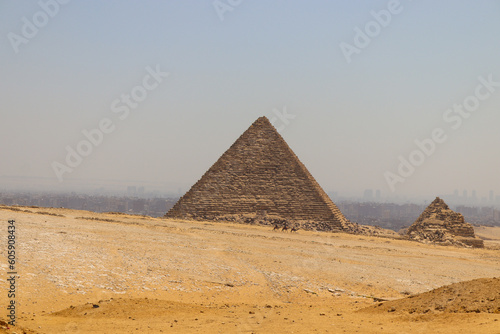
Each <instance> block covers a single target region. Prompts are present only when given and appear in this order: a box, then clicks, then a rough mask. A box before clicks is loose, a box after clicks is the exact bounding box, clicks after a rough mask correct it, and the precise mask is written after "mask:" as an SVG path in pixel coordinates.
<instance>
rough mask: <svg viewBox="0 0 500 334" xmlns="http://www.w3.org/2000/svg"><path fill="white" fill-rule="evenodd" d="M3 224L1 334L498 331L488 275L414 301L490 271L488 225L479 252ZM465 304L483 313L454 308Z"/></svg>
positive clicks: (93, 220)
mask: <svg viewBox="0 0 500 334" xmlns="http://www.w3.org/2000/svg"><path fill="white" fill-rule="evenodd" d="M9 219H14V220H15V221H16V235H17V271H18V273H19V276H20V277H19V278H18V286H17V294H16V303H17V304H18V305H17V306H18V307H17V309H16V312H17V313H16V314H17V326H15V327H12V326H6V325H5V324H3V325H2V326H1V327H2V328H1V329H0V333H18V334H19V333H23V332H26V333H327V332H328V333H431V332H432V333H500V305H499V304H500V294H498V295H495V294H494V292H493V294H491V293H489V294H487V293H486V292H485V293H484V296H483V295H482V294H483V292H481V291H484V289H486V290H487V291H490V292H491V290H492V289H494V287H497V286H498V285H494V284H496V282H497V280H489V281H488V280H479V281H474V282H468V283H462V284H460V285H458V286H454V288H453V289H451V288H448V289H447V290H436V291H434V292H431V293H428V294H422V293H425V292H429V291H432V290H433V289H438V288H440V287H443V286H446V285H449V284H453V283H460V282H466V281H470V280H473V279H478V278H487V279H492V278H494V277H500V233H499V231H500V228H494V227H488V228H477V230H476V234H477V235H479V236H480V237H481V238H483V239H484V240H485V246H486V248H485V249H470V248H457V247H453V246H436V245H432V244H422V243H417V242H413V241H406V240H395V239H389V238H380V237H367V236H359V235H352V234H345V233H328V232H311V231H303V230H300V231H299V232H298V233H293V234H291V233H285V232H277V231H272V228H270V227H266V226H254V225H239V224H227V223H215V222H194V221H180V220H170V219H160V218H151V217H141V216H131V215H124V214H98V213H93V212H88V211H76V210H69V209H47V208H35V207H3V206H0V220H1V221H2V222H4V224H3V226H6V225H7V221H8V220H9ZM2 235H3V237H2V238H1V239H2V240H4V242H3V246H2V247H3V248H2V249H4V250H5V247H6V244H7V242H6V240H7V239H6V238H7V237H6V236H7V228H3V230H2ZM3 254H4V256H3V259H2V260H1V261H0V264H1V266H2V269H3V270H2V277H1V279H2V282H4V283H3V284H2V292H1V295H0V304H1V305H2V309H3V310H4V311H2V312H1V313H0V319H1V320H3V321H6V320H7V318H6V315H7V310H6V308H5V307H4V305H7V303H8V302H9V299H8V297H7V284H6V278H7V277H6V272H7V264H6V263H7V261H6V254H5V251H4V252H3ZM490 281H491V282H493V283H488V282H490ZM489 284H493V285H491V286H490V285H489ZM481 287H484V289H483V290H481ZM440 291H446V293H448V295H446V298H445V297H443V296H444V294H443V293H444V292H440ZM420 294H421V295H420ZM450 294H451V295H450ZM457 294H459V295H460V296H457ZM466 295H467V297H471V295H473V296H474V297H472V299H471V298H465V297H464V296H466ZM409 296H413V298H412V301H411V303H410V304H408V303H409V302H408V300H409V299H406V300H404V301H399V300H398V299H401V298H407V297H409ZM459 297H462V298H459ZM448 299H451V300H450V302H451V301H452V302H453V303H454V304H453V307H451V306H450V307H449V308H447V302H448ZM490 299H492V300H490ZM386 301H387V302H386ZM471 301H474V302H477V303H479V304H480V303H482V302H483V301H484V302H485V303H489V304H488V305H490V306H488V307H487V308H479V307H478V308H473V309H464V308H461V305H467V304H470V303H471ZM398 302H399V304H397V303H398ZM437 302H439V306H440V307H436V305H438V304H437ZM389 303H393V304H389ZM405 303H406V304H405ZM460 303H462V304H460ZM417 304H418V305H417ZM426 304H428V305H434V307H424V306H422V305H426ZM479 304H478V305H479ZM391 305H392V306H391ZM405 305H406V306H405ZM408 305H410V306H408ZM450 305H451V304H450ZM441 306H442V307H441ZM496 307H498V308H496ZM7 327H9V329H7Z"/></svg>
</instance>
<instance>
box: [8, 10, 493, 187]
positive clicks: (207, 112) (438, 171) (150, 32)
mask: <svg viewBox="0 0 500 334" xmlns="http://www.w3.org/2000/svg"><path fill="white" fill-rule="evenodd" d="M64 2H67V3H64ZM499 18H500V1H493V0H492V1H457V0H449V1H410V0H401V1H347V0H346V1H267V0H266V1H264V0H260V1H258V0H253V1H249V0H247V1H237V0H221V1H214V2H212V1H97V0H94V1H75V0H74V1H67V0H65V1H63V0H60V2H56V0H41V1H40V2H37V1H2V2H0V36H1V39H0V78H1V80H0V108H1V116H2V117H1V123H0V145H1V146H0V147H1V151H0V153H1V155H0V186H2V187H11V188H12V187H14V188H16V187H18V188H24V187H27V186H31V185H43V186H44V187H45V189H47V190H49V189H65V188H68V187H71V186H75V185H79V186H81V187H82V188H81V189H82V190H83V189H86V188H85V187H92V186H94V185H97V184H100V185H110V186H111V185H117V184H118V185H127V184H130V185H135V184H137V185H146V186H147V187H148V186H151V188H154V187H159V188H161V189H162V190H164V191H170V190H174V191H177V189H179V188H181V189H182V191H186V190H187V189H188V188H189V187H190V186H191V185H192V184H193V183H194V182H196V181H197V180H198V179H199V178H200V177H201V176H202V175H203V173H204V172H205V171H206V170H207V169H208V168H209V167H210V166H211V165H212V164H213V163H214V162H215V161H216V160H217V159H218V158H219V156H220V155H221V154H222V153H223V152H224V151H225V150H226V149H228V148H229V146H230V145H231V144H232V143H233V142H234V141H235V140H236V139H237V137H238V136H239V135H240V134H241V133H243V131H245V130H246V129H247V128H248V127H249V126H250V125H251V124H252V122H253V121H254V120H256V119H257V118H258V117H259V116H267V117H268V118H270V119H273V118H275V120H274V122H275V123H274V124H275V126H276V127H279V128H280V129H281V134H282V136H283V137H284V138H285V140H286V141H287V142H288V144H289V145H290V147H291V148H292V149H293V150H294V151H295V153H296V154H297V155H298V157H299V158H300V159H301V161H302V162H303V163H304V164H305V165H306V167H307V168H308V169H309V170H310V172H311V173H312V174H313V176H314V177H315V178H316V179H317V180H318V182H319V183H320V185H321V186H323V188H324V189H325V190H326V191H337V192H339V193H341V194H362V192H363V190H364V189H380V190H381V191H382V194H383V195H391V196H412V195H419V196H429V197H432V196H435V195H436V194H443V193H451V192H453V191H454V190H455V189H458V190H459V191H460V193H461V192H462V190H463V189H468V190H469V193H470V191H471V190H473V189H474V190H476V191H477V192H478V195H479V196H487V195H488V191H489V190H494V191H495V195H500V177H499V171H500V154H499V153H498V152H499V149H498V148H499V143H500V42H499V39H498V36H499V33H500V20H499ZM167 73H168V74H167ZM454 106H455V107H456V108H455V109H453V108H454ZM278 114H279V115H280V116H277V115H278ZM292 116H293V117H294V118H293V119H292ZM283 119H284V120H283ZM99 127H101V129H100V130H99V133H102V137H101V136H100V134H99V133H98V132H97V131H92V130H93V129H96V128H97V129H99ZM84 130H86V131H89V133H90V134H91V135H93V137H92V136H91V135H89V134H88V133H87V135H88V136H91V138H93V141H94V143H91V141H90V140H89V139H87V137H86V136H85V134H84V133H83V131H84ZM104 131H105V132H104ZM433 133H434V138H433ZM416 140H417V141H421V142H423V143H424V144H425V145H426V146H424V147H423V148H419V146H418V145H417V144H416V142H415V141H416ZM68 148H69V149H70V150H75V152H76V154H78V149H79V150H80V151H79V152H80V153H82V154H80V156H81V161H79V159H78V158H75V157H74V156H73V157H72V158H71V159H69V160H68V161H69V163H68V161H66V160H67V155H68ZM84 154H86V156H83V155H84ZM401 159H403V160H404V161H407V162H403V163H402V162H401V161H402V160H401ZM401 164H404V165H405V166H404V167H400V165H401ZM398 168H399V169H400V171H398ZM70 171H71V172H70ZM57 174H59V177H58V175H57ZM60 179H62V182H61V181H60ZM403 181H404V182H403Z"/></svg>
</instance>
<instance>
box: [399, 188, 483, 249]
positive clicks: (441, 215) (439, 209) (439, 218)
mask: <svg viewBox="0 0 500 334" xmlns="http://www.w3.org/2000/svg"><path fill="white" fill-rule="evenodd" d="M407 235H408V237H410V239H414V240H417V241H421V242H434V243H442V244H452V245H456V246H469V247H484V243H483V240H481V239H479V238H478V237H476V235H475V234H474V227H472V225H471V224H469V223H466V222H465V219H464V216H462V214H460V213H458V212H455V211H453V210H451V209H450V208H449V207H448V205H447V204H446V203H445V202H444V201H443V200H442V199H441V198H439V197H436V199H435V200H434V201H433V202H432V203H431V204H430V205H429V206H428V207H427V208H426V209H425V210H424V212H422V214H421V215H420V217H418V219H417V220H416V221H415V222H414V223H413V224H412V225H411V226H410V227H409V228H408V232H407Z"/></svg>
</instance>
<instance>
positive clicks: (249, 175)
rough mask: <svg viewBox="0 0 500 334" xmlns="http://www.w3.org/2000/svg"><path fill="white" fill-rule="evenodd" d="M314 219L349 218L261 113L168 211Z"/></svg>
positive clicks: (330, 225)
mask: <svg viewBox="0 0 500 334" xmlns="http://www.w3.org/2000/svg"><path fill="white" fill-rule="evenodd" d="M262 212H264V213H265V214H267V215H271V216H279V217H282V218H285V219H292V220H313V221H316V222H320V223H322V225H321V224H320V226H323V228H319V229H325V230H332V229H337V230H345V229H347V227H348V226H349V224H350V223H349V222H348V220H347V219H346V218H345V217H344V215H343V214H342V213H341V212H340V210H339V209H338V208H337V206H336V205H335V204H334V203H333V202H332V201H331V199H330V198H329V197H328V195H327V194H326V193H325V192H324V191H323V189H322V188H321V187H320V185H319V184H318V183H317V182H316V180H315V179H314V178H313V176H312V175H311V174H310V173H309V171H308V170H307V168H306V167H305V166H304V164H302V162H300V160H299V159H298V157H297V156H296V155H295V154H294V153H293V151H292V150H291V149H290V147H289V146H288V144H287V143H286V142H285V140H284V139H283V138H282V137H281V135H280V134H279V133H278V132H277V130H276V129H275V128H274V127H273V126H272V124H271V123H270V122H269V120H268V119H267V118H266V117H260V118H259V119H257V120H256V121H255V122H254V123H253V124H252V125H251V126H250V127H249V128H248V130H246V131H245V132H244V133H243V134H242V135H241V136H240V137H239V138H238V139H237V140H236V141H235V142H234V144H233V145H232V146H231V147H230V148H229V149H228V150H227V151H226V152H225V153H224V154H223V155H222V156H221V157H220V158H219V159H218V160H217V162H216V163H215V164H214V165H212V167H210V169H209V170H208V171H207V172H206V173H205V174H204V175H203V176H202V177H201V178H200V180H198V182H196V184H194V185H193V187H192V188H191V189H190V190H189V191H188V192H187V193H186V194H185V195H184V196H182V197H181V198H180V199H179V201H178V202H177V203H176V204H175V205H174V207H172V209H170V210H169V212H167V214H166V217H171V218H195V219H207V220H216V219H217V218H218V217H223V216H225V215H238V214H240V215H241V214H243V215H244V214H256V213H262Z"/></svg>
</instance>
